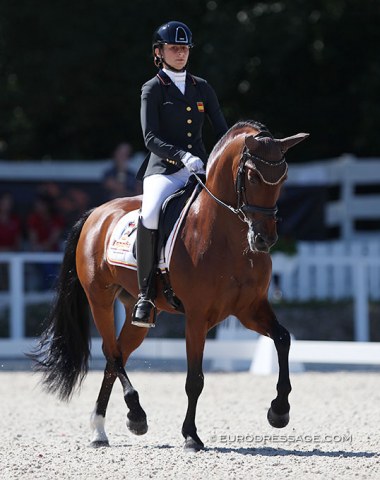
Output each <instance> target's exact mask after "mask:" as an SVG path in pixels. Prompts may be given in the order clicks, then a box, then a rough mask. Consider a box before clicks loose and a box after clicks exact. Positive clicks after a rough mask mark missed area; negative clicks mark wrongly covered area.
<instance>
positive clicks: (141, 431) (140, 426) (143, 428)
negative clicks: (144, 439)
mask: <svg viewBox="0 0 380 480" xmlns="http://www.w3.org/2000/svg"><path fill="white" fill-rule="evenodd" d="M127 427H128V430H129V431H130V432H131V433H133V434H134V435H145V434H146V432H147V431H148V423H147V421H146V420H143V421H141V422H136V421H134V420H130V419H129V418H128V419H127Z"/></svg>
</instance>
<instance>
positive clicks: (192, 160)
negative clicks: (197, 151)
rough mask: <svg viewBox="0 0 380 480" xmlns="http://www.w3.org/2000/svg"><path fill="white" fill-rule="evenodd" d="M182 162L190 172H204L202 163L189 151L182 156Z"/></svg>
mask: <svg viewBox="0 0 380 480" xmlns="http://www.w3.org/2000/svg"><path fill="white" fill-rule="evenodd" d="M182 163H183V164H184V165H185V167H186V168H187V169H188V170H189V172H191V173H205V169H204V165H203V162H202V160H201V159H200V158H199V157H195V156H194V155H192V154H191V153H190V152H187V153H186V155H184V156H183V158H182Z"/></svg>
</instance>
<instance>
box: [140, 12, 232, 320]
mask: <svg viewBox="0 0 380 480" xmlns="http://www.w3.org/2000/svg"><path fill="white" fill-rule="evenodd" d="M192 46H193V41H192V33H191V31H190V29H189V28H188V27H187V26H186V25H185V24H184V23H181V22H176V21H172V22H168V23H165V24H163V25H161V26H160V27H159V28H158V29H157V30H156V31H155V33H154V36H153V56H154V63H155V65H156V66H157V67H158V68H159V71H158V73H157V75H156V76H155V77H154V78H152V79H151V80H149V81H148V82H147V83H145V84H144V85H143V87H142V94H141V126H142V131H143V135H144V140H145V145H146V147H147V149H148V150H149V154H148V156H147V157H146V159H145V161H144V163H143V165H142V167H141V169H140V171H139V172H138V175H137V177H138V178H140V179H141V178H142V177H143V200H142V207H141V214H140V218H139V221H138V229H137V242H136V254H137V278H138V283H139V289H140V294H139V297H138V300H137V303H136V305H135V307H134V310H133V314H132V323H133V324H134V325H138V326H140V327H151V326H154V323H150V321H149V319H150V314H151V312H152V309H154V308H155V305H154V297H155V293H154V282H155V274H156V269H157V252H156V249H157V229H158V220H159V215H160V210H161V206H162V203H163V202H164V200H165V199H166V198H167V197H168V196H169V195H171V194H172V193H174V192H175V191H176V190H178V189H179V188H181V187H183V186H184V185H185V184H186V183H187V181H188V179H189V177H190V175H191V174H192V173H193V172H195V173H204V170H205V165H206V162H207V153H206V150H205V147H204V145H203V142H202V126H203V122H204V116H205V115H207V116H208V118H209V120H210V122H211V124H212V126H213V129H214V132H215V135H216V138H217V139H219V138H220V137H221V136H222V135H224V133H225V132H226V131H227V124H226V121H225V119H224V116H223V114H222V112H221V109H220V106H219V102H218V99H217V97H216V94H215V92H214V90H213V89H212V87H211V86H210V85H209V84H208V83H207V82H206V80H203V79H202V78H199V77H195V76H193V75H191V74H190V73H188V72H187V71H186V67H187V63H188V59H189V53H190V48H191V47H192Z"/></svg>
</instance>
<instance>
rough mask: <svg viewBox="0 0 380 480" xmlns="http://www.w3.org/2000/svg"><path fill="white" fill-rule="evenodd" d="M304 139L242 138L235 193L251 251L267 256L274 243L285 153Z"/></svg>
mask: <svg viewBox="0 0 380 480" xmlns="http://www.w3.org/2000/svg"><path fill="white" fill-rule="evenodd" d="M308 136H309V134H307V133H298V134H297V135H293V136H292V137H287V138H283V139H276V138H273V137H272V135H271V134H270V133H269V132H267V131H263V132H260V133H258V134H255V135H246V136H245V146H244V150H243V155H242V157H241V159H240V160H239V165H238V169H237V174H236V190H237V194H238V204H239V205H238V206H239V207H240V211H241V213H242V215H243V218H244V220H245V221H246V222H247V223H248V244H249V247H250V249H251V250H252V251H260V252H268V251H269V249H270V248H271V247H272V246H273V245H274V244H275V243H276V241H277V238H278V237H277V229H276V213H277V205H276V203H277V200H278V197H279V195H280V190H281V186H282V184H283V182H284V181H285V180H286V177H287V170H288V165H287V163H286V161H285V153H286V152H287V150H289V148H291V147H293V146H294V145H296V144H297V143H299V142H301V141H302V140H304V139H305V138H307V137H308Z"/></svg>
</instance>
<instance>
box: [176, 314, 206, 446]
mask: <svg viewBox="0 0 380 480" xmlns="http://www.w3.org/2000/svg"><path fill="white" fill-rule="evenodd" d="M203 325H204V324H203ZM203 325H202V324H201V325H199V324H196V323H194V324H192V323H191V320H190V319H189V318H188V319H187V324H186V352H187V377H186V387H185V388H186V394H187V399H188V405H187V412H186V417H185V420H184V422H183V426H182V435H183V436H184V438H185V449H186V450H190V451H198V450H200V449H202V448H203V447H204V445H203V442H202V440H201V439H200V438H199V437H198V434H197V427H196V426H195V414H196V408H197V402H198V398H199V396H200V394H201V393H202V390H203V384H204V378H203V371H202V361H203V350H204V344H205V340H206V334H207V330H205V328H204V326H203Z"/></svg>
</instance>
